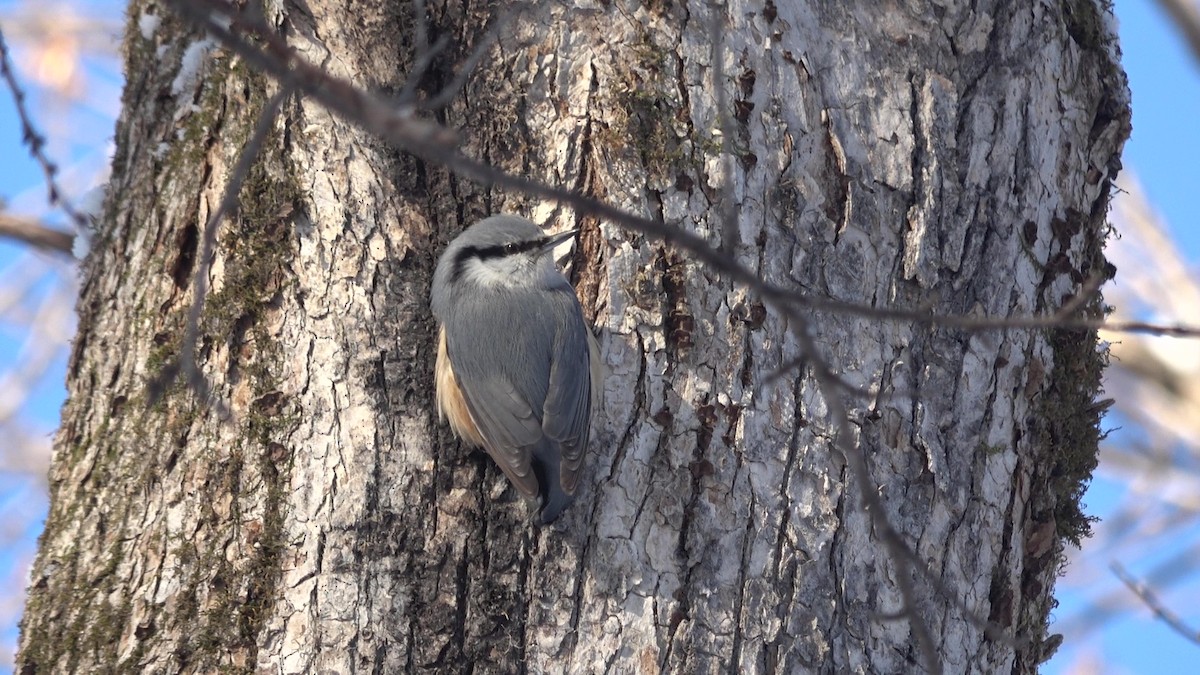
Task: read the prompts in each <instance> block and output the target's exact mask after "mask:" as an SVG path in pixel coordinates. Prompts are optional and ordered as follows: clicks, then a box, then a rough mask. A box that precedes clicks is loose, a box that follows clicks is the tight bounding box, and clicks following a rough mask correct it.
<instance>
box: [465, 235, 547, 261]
mask: <svg viewBox="0 0 1200 675" xmlns="http://www.w3.org/2000/svg"><path fill="white" fill-rule="evenodd" d="M545 241H546V239H545V238H544V237H543V238H540V239H532V240H530V241H519V242H515V243H512V244H497V245H495V246H468V247H466V248H464V249H463V250H462V251H461V252H460V253H459V254H458V255H459V257H460V258H462V259H463V260H466V259H467V258H479V259H480V260H491V259H493V258H503V257H505V256H510V255H517V254H520V253H527V252H529V251H532V250H534V249H538V248H541V246H542V244H544V243H545Z"/></svg>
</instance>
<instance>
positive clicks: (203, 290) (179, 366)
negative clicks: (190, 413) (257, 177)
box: [148, 87, 292, 417]
mask: <svg viewBox="0 0 1200 675" xmlns="http://www.w3.org/2000/svg"><path fill="white" fill-rule="evenodd" d="M291 93H292V92H291V89H290V88H286V87H285V88H284V89H282V90H280V91H279V93H277V94H275V95H274V96H272V97H271V100H270V101H268V102H267V105H266V106H265V107H264V108H263V110H262V113H260V115H259V118H258V124H256V125H255V127H254V132H253V133H252V134H251V135H250V140H249V141H248V142H247V143H246V146H245V147H244V148H243V149H242V154H241V155H240V156H239V157H238V161H237V164H235V165H234V167H233V172H232V173H231V174H230V176H229V180H228V181H227V182H226V184H225V194H224V195H223V196H222V197H221V203H220V204H219V205H218V206H217V210H216V211H214V212H213V213H212V215H211V216H210V217H209V219H208V222H207V223H205V225H204V242H203V247H202V249H201V253H200V258H199V260H198V261H197V263H196V270H195V272H194V273H193V275H192V285H193V287H194V292H193V295H192V306H191V308H190V309H189V310H188V317H187V327H186V329H185V331H184V337H183V344H182V345H181V346H180V351H179V358H178V361H176V362H174V363H172V364H170V365H168V366H167V367H164V368H163V369H162V372H161V373H160V374H159V375H158V377H156V378H155V379H154V380H152V381H151V382H150V384H149V386H148V390H149V394H150V397H149V399H150V403H151V405H153V404H154V403H155V402H157V401H158V399H159V397H161V396H162V395H163V393H164V392H166V390H167V387H169V386H170V385H171V383H172V382H173V381H174V380H175V378H176V377H178V376H180V375H182V376H183V378H184V380H185V381H186V382H187V383H188V386H190V387H191V388H192V389H193V390H194V391H195V393H196V396H197V397H198V398H200V399H201V400H205V399H207V398H208V395H209V393H210V392H211V386H210V385H209V383H208V379H207V378H205V377H204V374H203V373H201V372H200V369H199V368H197V367H196V343H197V340H198V336H199V334H200V315H201V313H202V312H203V310H204V301H205V299H206V298H207V296H208V275H209V272H210V271H211V270H212V262H213V261H212V257H213V249H214V248H215V247H216V241H217V227H218V226H219V225H220V223H221V220H222V219H223V218H224V217H225V216H226V215H228V216H230V217H232V216H234V215H235V214H236V213H237V210H238V193H239V192H241V189H242V184H243V183H244V182H245V181H246V175H247V174H249V173H250V167H251V166H253V164H254V161H255V160H256V159H257V158H258V153H259V151H260V150H261V149H262V144H263V141H265V140H266V138H267V134H268V133H269V132H270V131H271V125H272V124H273V123H274V121H275V115H276V113H278V111H279V106H280V105H281V104H282V103H283V101H284V99H285V98H287V97H288V96H289V95H290V94H291ZM218 407H219V409H220V412H221V416H222V417H228V413H229V411H228V410H227V409H225V408H224V405H223V404H222V403H220V402H218Z"/></svg>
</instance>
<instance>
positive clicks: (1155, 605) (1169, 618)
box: [1111, 562, 1200, 645]
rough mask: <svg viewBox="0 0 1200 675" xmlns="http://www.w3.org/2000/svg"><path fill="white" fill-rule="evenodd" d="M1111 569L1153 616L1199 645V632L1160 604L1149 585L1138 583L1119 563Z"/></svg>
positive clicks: (1115, 563) (1114, 564)
mask: <svg viewBox="0 0 1200 675" xmlns="http://www.w3.org/2000/svg"><path fill="white" fill-rule="evenodd" d="M1111 567H1112V571H1113V574H1115V575H1117V578H1118V579H1120V580H1121V582H1122V583H1124V584H1125V585H1126V586H1128V587H1129V590H1131V591H1133V594H1134V595H1136V596H1138V598H1139V599H1141V601H1142V602H1144V603H1146V606H1147V607H1149V608H1150V611H1152V612H1154V615H1155V616H1157V617H1158V618H1159V619H1161V620H1162V621H1163V622H1165V623H1166V624H1167V625H1168V626H1170V627H1171V628H1172V629H1173V630H1174V631H1175V632H1176V633H1179V634H1180V635H1182V636H1183V637H1185V638H1187V639H1188V640H1191V641H1192V642H1195V643H1196V644H1198V645H1200V631H1198V630H1196V629H1195V628H1192V627H1191V626H1189V625H1187V622H1185V621H1184V620H1183V618H1182V617H1180V616H1179V615H1178V614H1176V613H1175V612H1174V611H1172V610H1171V609H1170V608H1168V607H1167V606H1166V605H1164V604H1162V603H1161V602H1160V601H1159V599H1158V596H1157V595H1156V594H1155V593H1154V591H1153V590H1151V588H1150V586H1149V585H1147V584H1144V583H1142V582H1141V581H1139V580H1138V579H1137V578H1136V577H1134V576H1133V575H1132V574H1130V573H1129V571H1128V570H1126V569H1125V567H1124V565H1122V564H1121V563H1119V562H1114V563H1113V564H1112V565H1111Z"/></svg>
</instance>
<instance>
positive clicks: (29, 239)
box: [0, 213, 75, 256]
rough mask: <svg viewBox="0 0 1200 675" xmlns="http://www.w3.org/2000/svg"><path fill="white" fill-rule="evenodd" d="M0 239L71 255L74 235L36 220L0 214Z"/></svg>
mask: <svg viewBox="0 0 1200 675" xmlns="http://www.w3.org/2000/svg"><path fill="white" fill-rule="evenodd" d="M0 237H7V238H9V239H15V240H17V241H20V242H23V243H26V244H29V245H30V246H34V247H36V248H40V249H42V250H43V251H53V252H55V253H62V254H65V255H68V256H69V255H71V247H72V245H74V243H75V235H73V234H71V233H70V232H64V231H62V230H60V229H57V228H54V227H51V226H49V225H46V224H45V223H43V222H41V221H40V220H38V219H36V218H26V217H22V216H14V215H12V214H8V213H0Z"/></svg>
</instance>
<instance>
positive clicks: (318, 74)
mask: <svg viewBox="0 0 1200 675" xmlns="http://www.w3.org/2000/svg"><path fill="white" fill-rule="evenodd" d="M168 2H169V3H170V4H171V5H172V6H173V7H174V8H175V9H176V11H178V12H179V13H180V14H182V15H184V16H186V17H188V18H191V19H192V20H194V21H196V22H197V23H198V24H199V25H201V26H203V27H204V28H206V29H208V30H209V31H210V32H211V33H212V34H213V36H214V37H216V38H217V40H219V41H220V42H221V43H222V44H224V45H225V46H226V47H227V48H229V49H231V50H233V51H234V52H236V53H237V54H239V55H240V56H242V57H243V58H245V59H246V60H247V61H249V62H250V63H252V64H254V65H255V66H256V67H258V68H260V69H261V70H262V71H263V72H264V73H266V74H268V75H270V76H272V77H274V78H275V79H277V80H279V81H280V82H282V83H284V84H286V85H291V86H294V87H295V88H296V89H297V91H299V92H300V93H302V94H305V95H307V96H310V97H312V98H313V100H315V101H316V102H318V103H319V104H321V105H322V106H324V107H325V108H327V109H329V110H330V111H331V112H333V113H335V114H337V115H339V116H341V117H343V118H344V119H346V120H347V121H350V122H353V123H355V124H358V125H359V126H361V127H362V128H364V129H366V130H367V131H370V132H372V133H374V134H377V135H378V136H380V137H381V138H384V139H386V140H388V141H390V142H392V143H394V144H395V145H396V147H398V148H400V149H403V150H406V151H408V152H411V153H413V154H414V155H417V156H418V157H421V158H423V159H426V160H427V161H430V162H433V163H437V164H442V165H444V166H446V167H447V168H449V169H450V170H452V171H454V172H455V173H457V174H458V175H460V176H462V177H465V178H469V179H471V180H474V181H476V182H478V183H480V184H482V185H486V186H490V187H501V188H507V189H511V190H517V191H521V192H524V193H526V194H529V195H532V196H536V197H541V198H543V199H546V200H548V201H553V202H556V203H559V204H563V205H566V206H568V207H570V208H572V209H574V210H576V211H578V212H580V213H582V214H587V215H592V216H595V217H597V218H602V219H605V220H608V221H609V222H612V223H615V224H618V225H621V226H623V227H626V228H628V229H630V230H633V231H635V232H638V233H641V234H643V235H645V236H647V237H649V238H652V239H661V240H663V241H665V242H666V243H668V244H673V245H675V246H678V247H679V248H681V249H683V250H685V251H687V252H689V253H691V254H692V255H693V256H694V257H695V258H696V259H697V260H698V261H699V262H701V263H704V264H705V265H708V266H709V267H711V268H712V269H714V270H715V271H717V272H720V273H722V274H724V275H726V276H727V277H728V278H729V279H730V280H731V281H734V282H736V283H740V284H742V285H745V286H747V287H749V288H751V289H752V290H754V291H755V292H756V293H758V295H759V296H760V297H762V298H763V300H764V301H767V302H770V303H771V304H772V305H774V306H775V307H776V308H778V309H780V310H781V311H783V312H784V313H785V314H787V315H789V316H792V315H796V314H797V313H798V312H801V311H809V312H810V311H828V312H833V313H837V314H844V315H849V316H858V317H862V318H868V319H875V320H882V321H904V322H910V323H915V324H918V325H934V326H943V327H948V328H961V329H963V330H969V331H989V330H1011V329H1047V328H1059V329H1068V330H1094V329H1104V330H1108V331H1113V332H1125V333H1150V334H1155V335H1170V336H1174V337H1200V326H1187V325H1158V324H1153V323H1146V322H1140V321H1122V322H1106V321H1104V320H1103V319H1070V320H1068V319H1064V318H1062V317H1059V316H1055V315H1050V316H1042V317H1039V316H1027V317H973V316H939V315H933V314H930V313H929V312H928V311H927V310H923V309H905V308H889V307H870V306H866V305H860V304H856V303H852V302H845V301H841V300H835V299H831V298H817V297H813V296H809V295H805V294H803V293H800V292H799V291H798V290H796V289H792V288H784V287H782V286H778V285H775V284H771V283H768V282H766V281H764V280H762V279H761V278H760V277H759V276H758V275H757V274H756V273H755V272H753V271H752V270H750V269H748V268H746V267H745V266H743V265H741V264H739V263H738V262H737V261H736V260H734V259H733V258H732V257H731V256H727V255H725V254H724V253H723V252H721V251H719V250H717V249H716V248H714V247H713V246H712V245H710V244H709V243H708V241H706V240H705V239H704V238H702V237H700V236H698V235H696V234H693V233H691V232H688V231H686V230H683V229H681V228H678V227H673V226H670V225H667V224H666V223H663V222H660V221H656V220H651V219H649V218H643V217H640V216H636V215H633V214H631V213H627V212H625V211H623V210H621V209H619V208H617V207H615V206H612V205H610V204H607V203H605V202H602V201H599V200H597V199H592V198H590V197H587V196H584V195H583V194H580V193H579V192H576V191H574V190H569V189H565V188H559V187H554V186H551V185H546V184H544V183H540V182H538V181H535V180H531V179H528V178H524V177H521V176H514V175H511V174H508V173H505V172H503V171H500V170H498V169H496V168H494V167H492V166H489V165H487V164H485V163H482V162H480V161H478V160H475V159H472V158H470V157H467V156H465V155H463V154H461V153H460V152H459V151H458V149H457V147H456V146H455V140H456V138H455V134H454V133H453V132H452V131H450V130H448V129H445V128H444V127H441V126H438V125H437V124H435V123H433V122H430V121H427V120H421V119H418V118H416V117H415V116H414V115H415V109H414V108H413V107H412V106H411V105H409V104H404V105H400V106H397V105H396V104H394V103H393V102H389V101H385V100H384V99H383V98H381V97H378V96H375V95H372V94H370V93H367V92H364V91H362V90H360V89H359V88H357V87H355V86H354V85H353V84H351V83H349V82H347V81H345V80H342V79H339V78H337V77H334V76H332V75H330V74H328V73H326V72H325V71H323V70H322V69H320V68H318V67H316V66H313V65H311V64H309V63H308V62H306V61H305V60H304V59H302V58H301V57H300V56H299V55H297V54H296V53H295V51H294V50H292V48H291V47H289V46H288V45H287V43H286V41H285V40H284V39H283V38H282V37H281V36H279V35H278V34H277V33H275V32H274V31H272V30H271V29H270V28H269V27H268V26H266V25H265V24H264V23H262V22H261V21H256V20H253V19H250V18H247V17H245V16H243V15H240V14H237V13H236V12H235V11H234V10H233V9H232V8H231V7H230V6H229V5H227V4H225V3H223V2H220V1H219V0H196V1H195V2H186V1H185V0H168ZM205 8H207V9H205ZM214 13H217V14H220V15H222V16H225V17H227V18H229V20H230V28H226V27H225V26H224V25H223V24H222V23H220V22H218V21H217V20H216V19H215V18H213V14H214ZM234 28H236V29H237V32H235V31H234V30H233V29H234ZM239 33H249V34H252V35H254V36H255V37H256V38H258V39H259V40H261V41H262V42H263V44H264V45H265V48H263V49H260V48H259V47H258V46H256V45H255V44H252V43H251V42H250V41H248V40H247V39H246V38H244V37H242V36H241V35H240V34H239Z"/></svg>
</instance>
